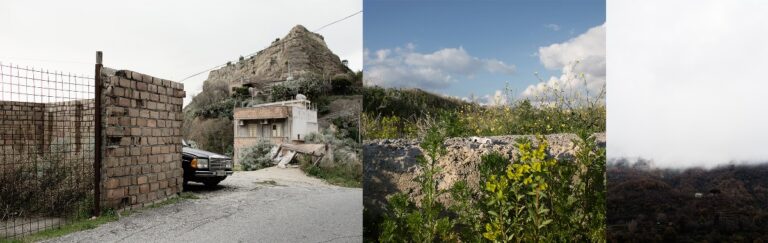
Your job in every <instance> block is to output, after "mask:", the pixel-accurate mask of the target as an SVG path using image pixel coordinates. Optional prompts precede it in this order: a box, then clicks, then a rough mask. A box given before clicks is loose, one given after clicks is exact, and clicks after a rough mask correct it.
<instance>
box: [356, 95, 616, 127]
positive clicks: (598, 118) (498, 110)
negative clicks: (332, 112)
mask: <svg viewBox="0 0 768 243" xmlns="http://www.w3.org/2000/svg"><path fill="white" fill-rule="evenodd" d="M363 95H364V97H365V98H364V101H363V117H362V119H363V136H364V138H366V139H381V138H416V137H419V134H423V131H424V130H425V129H426V128H428V127H430V126H432V125H435V124H437V125H440V126H443V127H446V128H447V129H448V132H447V135H448V136H449V137H460V136H495V135H511V134H553V133H576V134H592V133H596V132H604V131H605V118H606V115H605V114H606V113H605V105H604V103H603V102H602V98H603V97H598V98H597V99H594V100H590V101H584V100H579V99H577V98H561V99H556V100H555V101H553V102H548V103H543V102H542V101H541V100H536V99H520V100H515V101H513V102H511V103H508V104H502V105H494V106H483V105H480V104H477V103H471V102H466V101H462V100H459V99H455V98H450V97H444V96H440V95H436V94H432V93H429V92H425V91H422V90H418V89H394V88H381V87H365V88H364V89H363Z"/></svg>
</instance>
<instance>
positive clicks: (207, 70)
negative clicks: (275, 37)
mask: <svg viewBox="0 0 768 243" xmlns="http://www.w3.org/2000/svg"><path fill="white" fill-rule="evenodd" d="M362 12H363V10H360V11H357V12H355V13H353V14H350V15H349V16H346V17H344V18H341V19H337V20H335V21H333V22H331V23H328V24H326V25H323V26H322V27H320V28H317V29H316V30H314V31H312V32H318V31H320V30H322V29H324V28H326V27H328V26H331V25H334V24H336V23H339V22H341V21H344V20H346V19H349V18H352V17H353V16H355V15H358V14H360V13H362ZM258 53H259V52H258V51H257V52H254V53H251V54H248V55H245V56H243V57H244V58H249V57H251V56H255V55H256V54H258ZM226 65H227V64H221V65H217V66H215V67H212V68H209V69H206V70H203V71H200V72H197V73H195V74H192V75H190V76H187V77H186V78H183V79H181V80H179V82H184V80H187V79H190V78H192V77H195V76H197V75H200V74H203V73H206V72H210V71H211V70H214V69H217V68H221V67H224V66H226Z"/></svg>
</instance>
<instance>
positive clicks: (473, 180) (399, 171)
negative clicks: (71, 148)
mask: <svg viewBox="0 0 768 243" xmlns="http://www.w3.org/2000/svg"><path fill="white" fill-rule="evenodd" d="M593 136H595V137H596V141H597V143H598V146H602V147H605V133H598V134H594V135H593ZM522 137H527V138H529V139H530V140H531V141H533V142H534V143H537V142H538V141H537V139H536V136H531V135H510V136H495V137H471V138H450V139H447V140H446V141H445V147H446V149H447V151H446V154H445V155H443V156H442V157H440V158H438V161H437V164H438V165H439V166H440V167H442V172H441V173H440V174H439V175H438V176H439V178H438V179H437V181H438V188H439V189H449V188H450V187H451V186H452V185H453V184H454V183H455V182H457V181H461V180H465V181H467V182H468V184H469V185H470V186H472V185H476V184H477V182H478V181H479V180H480V178H479V177H480V174H479V172H478V171H477V169H476V168H477V165H478V164H479V163H480V161H481V157H482V156H483V155H486V154H489V153H491V152H498V153H501V154H502V155H505V156H508V157H509V158H511V159H512V160H513V161H514V160H515V159H516V156H517V147H516V146H515V144H516V141H517V140H518V139H519V138H522ZM545 139H546V140H547V142H548V143H549V154H550V155H552V156H554V157H556V158H559V159H565V158H572V157H573V156H574V154H575V152H576V151H577V150H578V148H577V147H576V144H575V143H574V140H578V139H579V138H578V136H576V135H574V134H552V135H546V136H545ZM422 154H423V152H422V150H421V148H420V147H419V141H417V140H404V139H382V140H370V141H366V142H365V143H364V144H363V181H364V182H365V183H364V184H363V203H364V205H365V208H366V209H370V210H371V211H372V212H373V213H378V212H380V210H381V209H383V208H384V206H385V205H386V198H387V197H388V196H390V195H392V194H394V193H398V192H402V193H405V194H408V195H409V197H410V198H416V199H418V198H420V196H421V189H420V186H419V184H418V183H417V182H416V181H414V178H415V177H416V176H417V175H418V174H419V173H421V166H419V165H418V161H417V157H418V156H420V155H422ZM440 200H441V201H443V202H447V200H448V198H440Z"/></svg>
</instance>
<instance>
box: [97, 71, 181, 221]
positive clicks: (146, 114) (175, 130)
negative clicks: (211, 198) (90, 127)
mask: <svg viewBox="0 0 768 243" xmlns="http://www.w3.org/2000/svg"><path fill="white" fill-rule="evenodd" d="M101 75H102V76H101V77H102V80H103V82H104V83H103V88H102V108H103V110H102V111H101V112H102V114H103V117H102V119H103V121H104V125H103V140H102V143H103V146H104V152H103V153H104V156H103V160H102V171H101V173H102V180H103V181H102V183H101V184H102V185H101V186H102V195H101V200H102V207H103V208H110V207H111V208H123V207H129V206H130V207H141V206H144V205H147V204H152V203H154V202H156V201H159V200H163V199H166V198H168V197H172V196H175V195H177V194H178V193H179V192H181V190H182V182H183V179H182V177H183V170H182V168H181V151H182V148H181V140H182V135H181V126H182V121H183V118H182V112H181V108H182V99H183V98H184V96H185V92H184V86H183V84H181V83H176V82H172V81H169V80H165V79H160V78H155V77H152V76H149V75H144V74H141V73H137V72H133V71H128V70H119V71H114V70H111V69H108V68H104V69H103V70H102V73H101Z"/></svg>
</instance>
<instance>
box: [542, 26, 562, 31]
mask: <svg viewBox="0 0 768 243" xmlns="http://www.w3.org/2000/svg"><path fill="white" fill-rule="evenodd" d="M544 28H547V29H550V30H552V31H560V25H557V24H545V25H544Z"/></svg>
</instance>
